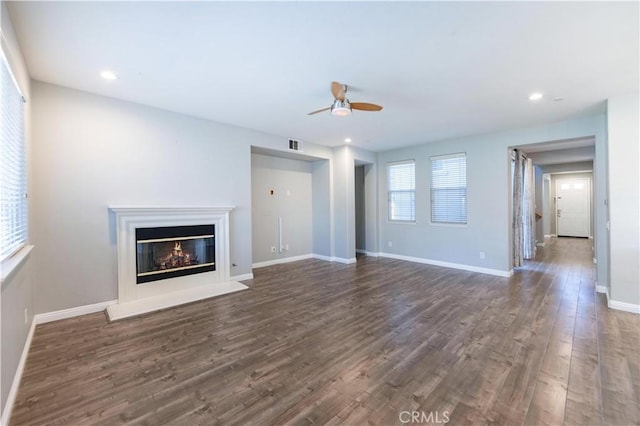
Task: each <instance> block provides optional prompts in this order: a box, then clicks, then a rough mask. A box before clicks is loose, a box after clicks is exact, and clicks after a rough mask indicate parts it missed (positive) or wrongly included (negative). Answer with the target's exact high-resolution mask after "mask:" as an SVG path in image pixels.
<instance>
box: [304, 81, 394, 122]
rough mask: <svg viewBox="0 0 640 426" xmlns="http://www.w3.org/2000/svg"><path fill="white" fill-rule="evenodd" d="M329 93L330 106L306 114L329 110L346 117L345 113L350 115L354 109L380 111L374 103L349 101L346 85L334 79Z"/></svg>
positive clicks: (379, 107) (380, 108)
mask: <svg viewBox="0 0 640 426" xmlns="http://www.w3.org/2000/svg"><path fill="white" fill-rule="evenodd" d="M331 93H332V94H333V102H332V103H331V106H328V107H326V108H321V109H318V110H315V111H312V112H310V113H309V114H307V115H313V114H317V113H319V112H322V111H327V110H331V115H335V116H338V117H346V116H347V115H351V112H352V111H353V110H354V109H357V110H360V111H380V110H382V107H381V106H380V105H376V104H370V103H367V102H354V103H351V102H350V101H349V99H347V97H346V95H347V85H346V84H342V83H338V82H337V81H334V82H332V83H331Z"/></svg>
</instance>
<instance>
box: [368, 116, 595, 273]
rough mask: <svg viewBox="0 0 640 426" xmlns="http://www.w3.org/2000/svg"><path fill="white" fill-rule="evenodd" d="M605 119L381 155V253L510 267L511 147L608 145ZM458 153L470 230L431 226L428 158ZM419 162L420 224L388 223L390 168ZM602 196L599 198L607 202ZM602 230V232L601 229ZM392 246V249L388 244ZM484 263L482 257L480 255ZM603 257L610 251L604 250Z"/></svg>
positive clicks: (418, 217)
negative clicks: (462, 156)
mask: <svg viewBox="0 0 640 426" xmlns="http://www.w3.org/2000/svg"><path fill="white" fill-rule="evenodd" d="M604 124H605V121H604V116H603V115H597V116H592V117H583V118H579V119H573V120H567V121H563V122H559V123H554V124H550V125H545V126H540V127H534V128H528V129H519V130H511V131H506V132H500V133H493V134H488V135H478V136H470V137H465V138H459V139H453V140H447V141H440V142H433V143H428V144H424V145H418V146H414V147H408V148H402V149H398V150H392V151H387V152H382V153H379V154H378V157H379V162H378V165H379V169H380V171H379V188H380V191H379V196H378V200H379V215H380V224H381V227H380V250H381V251H384V252H387V253H393V254H398V255H405V256H412V257H418V258H423V259H429V260H436V261H442V262H449V263H457V264H462V265H466V266H472V267H478V268H488V269H493V270H496V271H509V270H510V269H511V236H510V234H511V226H510V217H511V208H510V203H509V192H510V184H509V176H510V168H509V155H508V148H509V147H510V146H513V145H524V144H528V143H538V142H545V141H554V140H563V139H571V138H577V137H588V136H594V137H595V141H596V145H598V144H604V141H605V125H604ZM456 152H466V154H467V191H468V193H467V197H468V200H467V202H468V224H467V226H441V225H432V224H431V223H430V206H429V202H430V201H429V198H430V197H429V176H430V164H429V157H430V156H434V155H443V154H450V153H456ZM407 159H415V161H416V223H415V224H398V223H389V222H388V220H387V212H386V210H387V209H386V199H387V197H386V164H387V163H388V162H392V161H401V160H407ZM604 197H605V194H604V193H602V192H598V193H597V194H596V199H597V200H599V201H603V200H604ZM598 232H602V229H599V230H598ZM389 241H391V242H392V247H389V245H388V242H389ZM480 251H482V252H484V253H485V259H480V258H479V252H480ZM600 255H601V256H604V255H605V253H604V252H601V253H600Z"/></svg>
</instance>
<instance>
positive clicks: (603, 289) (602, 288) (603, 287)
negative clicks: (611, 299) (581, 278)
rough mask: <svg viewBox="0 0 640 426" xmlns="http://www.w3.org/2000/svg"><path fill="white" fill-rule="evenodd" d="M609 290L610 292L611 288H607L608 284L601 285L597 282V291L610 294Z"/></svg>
mask: <svg viewBox="0 0 640 426" xmlns="http://www.w3.org/2000/svg"><path fill="white" fill-rule="evenodd" d="M608 292H609V289H608V288H607V286H606V285H599V284H598V283H597V282H596V293H602V294H606V295H607V296H608Z"/></svg>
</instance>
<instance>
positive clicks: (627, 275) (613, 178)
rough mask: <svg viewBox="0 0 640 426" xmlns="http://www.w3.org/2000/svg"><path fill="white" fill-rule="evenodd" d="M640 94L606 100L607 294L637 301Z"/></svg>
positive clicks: (639, 273) (639, 289)
mask: <svg viewBox="0 0 640 426" xmlns="http://www.w3.org/2000/svg"><path fill="white" fill-rule="evenodd" d="M639 103H640V97H639V96H638V92H637V91H636V92H635V93H629V94H626V95H620V96H616V97H614V98H611V99H609V101H608V102H607V111H608V112H607V124H608V126H607V128H608V134H609V138H608V157H609V165H610V166H609V212H610V215H611V233H610V239H611V245H610V248H611V264H610V266H611V280H610V298H611V300H613V301H616V302H622V303H627V304H631V305H632V306H635V308H636V309H638V305H640V196H639V194H640V172H639V170H638V165H640V144H639V143H638V140H640V130H639V128H638V127H639V123H638V116H639V115H640V107H639Z"/></svg>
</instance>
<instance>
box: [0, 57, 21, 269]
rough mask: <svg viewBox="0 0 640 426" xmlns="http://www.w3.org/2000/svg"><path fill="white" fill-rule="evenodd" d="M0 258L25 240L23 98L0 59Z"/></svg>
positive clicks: (5, 64) (9, 253) (5, 65)
mask: <svg viewBox="0 0 640 426" xmlns="http://www.w3.org/2000/svg"><path fill="white" fill-rule="evenodd" d="M0 63H1V68H2V70H1V71H0V142H1V143H0V260H2V259H5V258H6V257H8V256H10V255H11V254H13V253H14V252H16V251H17V250H18V249H19V248H20V247H22V246H23V245H24V244H25V243H26V241H27V178H26V166H25V146H24V145H25V144H24V105H23V104H24V98H23V97H22V95H21V94H20V91H19V90H18V88H17V86H16V83H15V81H14V79H13V76H12V74H11V71H10V70H9V67H8V66H7V63H6V61H5V59H4V57H2V60H0Z"/></svg>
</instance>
